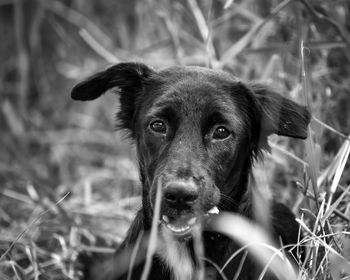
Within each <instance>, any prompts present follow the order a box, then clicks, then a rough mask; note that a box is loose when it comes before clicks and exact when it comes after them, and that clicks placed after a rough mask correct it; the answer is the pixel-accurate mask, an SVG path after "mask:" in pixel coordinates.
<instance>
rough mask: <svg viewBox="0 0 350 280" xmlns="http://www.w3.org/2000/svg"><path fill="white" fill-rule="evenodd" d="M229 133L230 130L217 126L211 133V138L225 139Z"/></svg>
mask: <svg viewBox="0 0 350 280" xmlns="http://www.w3.org/2000/svg"><path fill="white" fill-rule="evenodd" d="M230 135H231V132H230V131H229V130H228V129H227V128H226V127H223V126H219V127H218V128H216V129H215V131H214V133H213V138H214V139H226V138H227V137H229V136H230Z"/></svg>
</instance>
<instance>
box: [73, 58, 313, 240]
mask: <svg viewBox="0 0 350 280" xmlns="http://www.w3.org/2000/svg"><path fill="white" fill-rule="evenodd" d="M113 87H118V89H119V91H118V93H119V95H120V103H121V108H120V111H119V113H118V120H119V122H120V127H122V128H125V129H128V130H129V132H130V134H131V137H132V138H134V139H135V140H136V144H137V151H138V156H139V161H140V170H141V178H142V183H143V188H144V189H143V207H144V209H145V208H146V209H147V211H146V216H148V219H151V217H152V215H153V210H154V205H155V198H156V190H157V186H158V182H159V183H160V184H161V194H162V196H161V197H162V198H161V210H160V211H161V213H160V217H161V218H160V219H161V223H162V225H163V226H162V230H163V231H166V232H169V233H171V234H172V235H174V236H177V237H179V238H180V239H183V237H185V236H188V235H189V233H190V232H191V229H192V226H193V225H194V224H196V222H197V219H198V217H202V216H205V215H207V214H208V213H209V214H210V213H215V212H217V210H218V209H223V210H229V211H235V209H236V208H237V207H238V206H239V203H240V201H241V199H242V196H243V195H244V193H245V191H246V185H247V180H248V172H249V171H250V167H251V162H252V160H253V158H254V157H255V156H256V155H257V153H258V152H259V149H260V148H261V147H262V146H265V145H267V136H268V135H269V134H271V133H277V134H279V135H285V136H290V137H295V138H306V136H307V125H308V123H309V120H310V115H309V113H308V111H307V110H306V109H305V108H304V107H302V106H300V105H298V104H296V103H294V102H292V101H290V100H288V99H285V98H283V97H281V96H279V95H278V94H276V93H274V92H271V91H269V90H267V89H266V88H264V87H258V86H254V85H252V86H247V85H244V84H242V83H241V82H239V81H238V80H237V79H236V78H234V77H233V76H231V75H229V74H227V73H225V72H221V71H214V70H210V69H206V68H199V67H182V68H181V67H174V68H168V69H165V70H163V71H160V72H155V71H153V70H151V69H149V68H148V67H147V66H145V65H143V64H136V63H122V64H117V65H115V66H113V67H111V68H109V69H107V70H105V71H103V72H100V73H97V74H96V75H94V76H92V77H90V78H89V79H87V80H86V81H83V82H81V83H80V84H78V85H77V86H76V87H75V88H74V89H73V91H72V97H73V99H77V100H92V99H95V98H97V97H99V96H100V95H101V94H103V93H104V92H105V91H107V90H108V89H110V88H113ZM146 218H147V217H146Z"/></svg>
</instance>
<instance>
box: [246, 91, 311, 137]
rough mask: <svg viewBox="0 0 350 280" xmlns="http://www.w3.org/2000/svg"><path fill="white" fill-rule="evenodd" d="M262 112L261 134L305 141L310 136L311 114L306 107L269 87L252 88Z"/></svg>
mask: <svg viewBox="0 0 350 280" xmlns="http://www.w3.org/2000/svg"><path fill="white" fill-rule="evenodd" d="M251 90H252V91H253V94H254V95H255V97H256V100H257V102H258V106H259V107H260V111H261V116H262V120H261V132H262V133H264V134H265V135H270V134H272V133H276V134H278V135H282V136H289V137H293V138H300V139H305V138H307V136H308V129H307V127H308V125H309V123H310V118H311V115H310V112H309V111H308V109H307V108H306V107H305V106H301V105H299V104H297V103H295V102H294V101H292V100H290V99H287V98H285V97H283V96H281V95H279V94H277V93H276V92H274V91H272V90H270V89H269V88H267V87H264V86H261V85H253V86H251Z"/></svg>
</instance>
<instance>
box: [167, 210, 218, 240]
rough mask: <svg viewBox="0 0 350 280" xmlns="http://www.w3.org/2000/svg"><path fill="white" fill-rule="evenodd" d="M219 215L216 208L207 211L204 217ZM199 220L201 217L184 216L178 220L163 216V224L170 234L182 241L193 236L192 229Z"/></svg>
mask: <svg viewBox="0 0 350 280" xmlns="http://www.w3.org/2000/svg"><path fill="white" fill-rule="evenodd" d="M217 214H219V209H218V208H217V207H216V206H215V207H213V208H211V209H210V210H209V211H207V212H206V213H205V214H204V216H209V215H217ZM199 220H200V217H199V216H194V215H184V216H181V217H176V218H174V217H170V216H167V215H163V216H162V220H161V222H162V224H163V225H164V228H165V229H166V230H167V231H168V232H170V233H171V234H172V235H173V236H174V237H177V238H180V239H181V238H185V237H188V236H190V235H191V232H192V228H193V227H194V226H195V225H196V224H197V223H198V221H199Z"/></svg>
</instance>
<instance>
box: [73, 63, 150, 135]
mask: <svg viewBox="0 0 350 280" xmlns="http://www.w3.org/2000/svg"><path fill="white" fill-rule="evenodd" d="M152 73H154V72H153V70H151V69H150V68H149V67H147V66H146V65H145V64H142V63H134V62H126V63H119V64H116V65H113V66H111V67H109V68H107V69H106V70H104V71H101V72H98V73H96V74H94V75H92V76H91V77H89V78H87V79H86V80H84V81H82V82H80V83H78V84H77V85H76V86H75V87H74V88H73V89H72V92H71V97H72V98H73V99H74V100H82V101H87V100H94V99H96V98H98V97H100V96H101V95H102V94H104V93H105V92H106V91H108V90H109V89H111V88H115V87H116V88H118V89H119V91H118V93H119V95H120V105H121V108H120V112H119V113H118V119H119V120H120V127H122V128H127V129H130V130H131V131H132V130H133V124H132V120H133V119H134V113H135V102H136V98H137V97H138V95H140V94H141V92H142V90H143V87H144V82H145V80H146V79H147V78H148V77H150V76H151V74H152Z"/></svg>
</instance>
